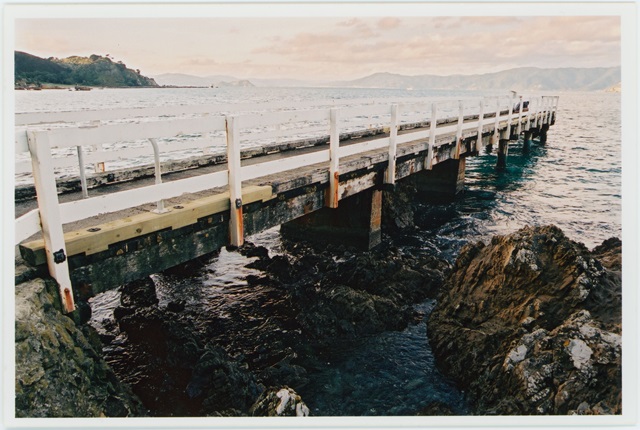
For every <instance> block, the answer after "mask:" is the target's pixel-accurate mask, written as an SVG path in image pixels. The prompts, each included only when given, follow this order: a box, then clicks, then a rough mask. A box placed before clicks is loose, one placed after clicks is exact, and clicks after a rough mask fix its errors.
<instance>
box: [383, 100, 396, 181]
mask: <svg viewBox="0 0 640 430" xmlns="http://www.w3.org/2000/svg"><path fill="white" fill-rule="evenodd" d="M397 138H398V105H397V104H392V105H391V125H390V126H389V165H388V167H387V176H386V178H385V183H387V184H395V183H396V149H397V145H396V141H397Z"/></svg>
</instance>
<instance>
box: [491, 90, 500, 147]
mask: <svg viewBox="0 0 640 430" xmlns="http://www.w3.org/2000/svg"><path fill="white" fill-rule="evenodd" d="M499 127H500V97H499V96H498V97H496V121H495V124H494V126H493V136H491V140H490V141H489V147H492V146H493V145H494V144H497V143H498V128H499Z"/></svg>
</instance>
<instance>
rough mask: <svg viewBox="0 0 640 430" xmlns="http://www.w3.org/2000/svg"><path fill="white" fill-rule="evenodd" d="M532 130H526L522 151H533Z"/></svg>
mask: <svg viewBox="0 0 640 430" xmlns="http://www.w3.org/2000/svg"><path fill="white" fill-rule="evenodd" d="M531 134H532V132H531V130H526V131H525V132H524V138H523V141H522V151H523V152H529V150H530V149H531Z"/></svg>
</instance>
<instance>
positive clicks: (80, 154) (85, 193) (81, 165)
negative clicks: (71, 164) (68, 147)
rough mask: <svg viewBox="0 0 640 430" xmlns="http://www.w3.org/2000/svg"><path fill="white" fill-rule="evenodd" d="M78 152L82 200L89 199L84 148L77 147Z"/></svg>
mask: <svg viewBox="0 0 640 430" xmlns="http://www.w3.org/2000/svg"><path fill="white" fill-rule="evenodd" d="M76 150H77V151H78V169H79V173H80V186H81V187H82V198H83V199H86V198H89V190H88V189H87V172H85V170H84V152H83V151H82V146H76Z"/></svg>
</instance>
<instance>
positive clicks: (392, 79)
mask: <svg viewBox="0 0 640 430" xmlns="http://www.w3.org/2000/svg"><path fill="white" fill-rule="evenodd" d="M155 80H156V82H158V83H159V84H160V85H192V86H212V85H216V84H218V83H220V82H233V81H239V80H240V79H238V78H236V77H233V76H222V75H212V76H206V77H199V76H192V75H184V74H164V75H158V76H156V77H155ZM249 81H251V82H252V83H253V84H254V85H256V86H261V87H339V88H345V87H346V88H390V89H391V88H395V89H407V88H409V89H416V90H418V89H445V90H517V91H524V90H538V91H541V90H543V91H544V90H550V91H563V90H566V91H602V90H605V89H607V88H610V87H612V86H614V85H616V84H618V83H619V82H620V67H608V68H603V67H600V68H557V69H550V68H549V69H542V68H537V67H520V68H516V69H509V70H504V71H501V72H497V73H486V74H479V75H449V76H439V75H417V76H407V75H399V74H394V73H374V74H373V75H369V76H366V77H364V78H360V79H355V80H350V81H333V82H329V81H325V82H319V81H303V80H293V79H254V78H249Z"/></svg>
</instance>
